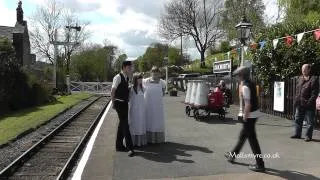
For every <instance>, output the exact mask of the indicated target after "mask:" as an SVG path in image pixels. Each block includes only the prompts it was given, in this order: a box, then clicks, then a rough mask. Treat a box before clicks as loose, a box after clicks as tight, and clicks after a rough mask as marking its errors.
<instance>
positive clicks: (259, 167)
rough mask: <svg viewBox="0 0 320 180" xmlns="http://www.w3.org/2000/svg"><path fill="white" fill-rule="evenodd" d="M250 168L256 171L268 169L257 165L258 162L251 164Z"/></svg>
mask: <svg viewBox="0 0 320 180" xmlns="http://www.w3.org/2000/svg"><path fill="white" fill-rule="evenodd" d="M249 169H250V170H251V171H255V172H265V171H266V169H265V167H264V166H258V165H256V164H254V165H249Z"/></svg>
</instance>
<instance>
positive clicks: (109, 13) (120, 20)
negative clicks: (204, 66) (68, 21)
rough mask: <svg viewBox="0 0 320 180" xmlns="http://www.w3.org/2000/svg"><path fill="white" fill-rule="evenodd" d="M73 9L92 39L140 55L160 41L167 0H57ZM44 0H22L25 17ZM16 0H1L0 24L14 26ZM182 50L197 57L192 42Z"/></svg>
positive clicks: (272, 8) (270, 9) (271, 13)
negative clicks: (159, 31)
mask: <svg viewBox="0 0 320 180" xmlns="http://www.w3.org/2000/svg"><path fill="white" fill-rule="evenodd" d="M57 1H60V2H63V4H64V6H65V7H67V8H71V9H73V10H74V11H75V12H76V13H77V15H78V16H79V17H80V19H81V20H83V21H90V25H89V26H88V30H89V31H90V32H91V37H90V39H89V41H90V42H92V43H99V44H102V43H103V41H104V40H105V39H108V40H109V42H111V43H112V44H115V45H117V46H118V47H119V48H120V49H121V50H122V52H124V53H126V54H127V55H128V57H129V58H130V59H134V58H136V57H138V56H141V55H143V53H144V52H145V50H146V48H147V47H148V46H149V45H150V44H151V43H153V42H163V41H161V40H160V37H159V36H158V33H157V28H158V20H159V18H160V14H161V12H163V4H164V2H165V1H168V0H57ZM263 1H264V3H265V6H266V10H265V15H266V16H267V17H268V18H267V19H268V21H269V22H273V21H274V19H275V14H276V12H277V6H276V0H263ZM45 2H46V0H22V7H23V10H24V17H25V20H27V21H28V20H29V19H30V17H31V16H32V14H33V13H34V12H35V10H36V8H37V6H39V5H42V4H44V3H45ZM17 3H18V0H0V17H1V18H0V25H2V26H14V24H15V22H16V11H15V9H16V7H17ZM183 47H184V48H185V50H184V52H186V53H189V54H190V55H191V58H192V59H195V58H199V54H198V52H197V50H196V49H195V48H194V47H195V46H194V45H193V43H192V42H186V43H185V44H184V46H183Z"/></svg>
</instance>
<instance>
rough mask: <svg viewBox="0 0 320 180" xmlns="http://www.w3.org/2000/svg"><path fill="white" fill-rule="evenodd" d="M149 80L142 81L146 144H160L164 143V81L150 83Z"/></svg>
mask: <svg viewBox="0 0 320 180" xmlns="http://www.w3.org/2000/svg"><path fill="white" fill-rule="evenodd" d="M150 81H151V78H148V79H144V80H143V84H144V87H145V93H144V97H145V103H146V118H147V140H148V143H162V142H164V141H165V120H164V111H163V90H162V89H163V88H165V81H164V80H160V81H159V83H152V82H150Z"/></svg>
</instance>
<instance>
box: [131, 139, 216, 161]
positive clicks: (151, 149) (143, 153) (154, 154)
mask: <svg viewBox="0 0 320 180" xmlns="http://www.w3.org/2000/svg"><path fill="white" fill-rule="evenodd" d="M136 150H137V152H136V155H137V156H140V157H142V158H145V159H148V160H151V161H155V162H162V163H171V162H173V161H177V162H182V163H194V161H193V160H189V159H185V158H187V157H191V156H192V155H191V154H188V153H187V151H200V152H202V153H208V154H210V153H213V151H211V150H210V149H208V148H206V147H200V146H194V145H185V144H180V143H174V142H165V143H161V144H151V145H148V146H146V147H140V148H137V149H136Z"/></svg>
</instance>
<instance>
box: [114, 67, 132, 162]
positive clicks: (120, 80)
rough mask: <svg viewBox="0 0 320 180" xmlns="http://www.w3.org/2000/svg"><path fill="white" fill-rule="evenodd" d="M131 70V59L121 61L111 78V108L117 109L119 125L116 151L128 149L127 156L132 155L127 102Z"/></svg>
mask: <svg viewBox="0 0 320 180" xmlns="http://www.w3.org/2000/svg"><path fill="white" fill-rule="evenodd" d="M131 71H132V64H131V61H124V62H123V63H122V70H121V72H120V73H119V74H117V75H116V76H115V77H114V78H113V83H112V88H111V100H112V105H113V108H114V109H115V110H116V111H117V114H118V117H119V125H118V132H117V140H116V151H126V150H129V152H128V156H130V157H132V156H134V151H133V145H132V139H131V134H130V130H129V123H128V102H129V92H130V91H129V77H128V76H129V75H130V74H131ZM123 138H125V140H126V147H125V146H124V145H123Z"/></svg>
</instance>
